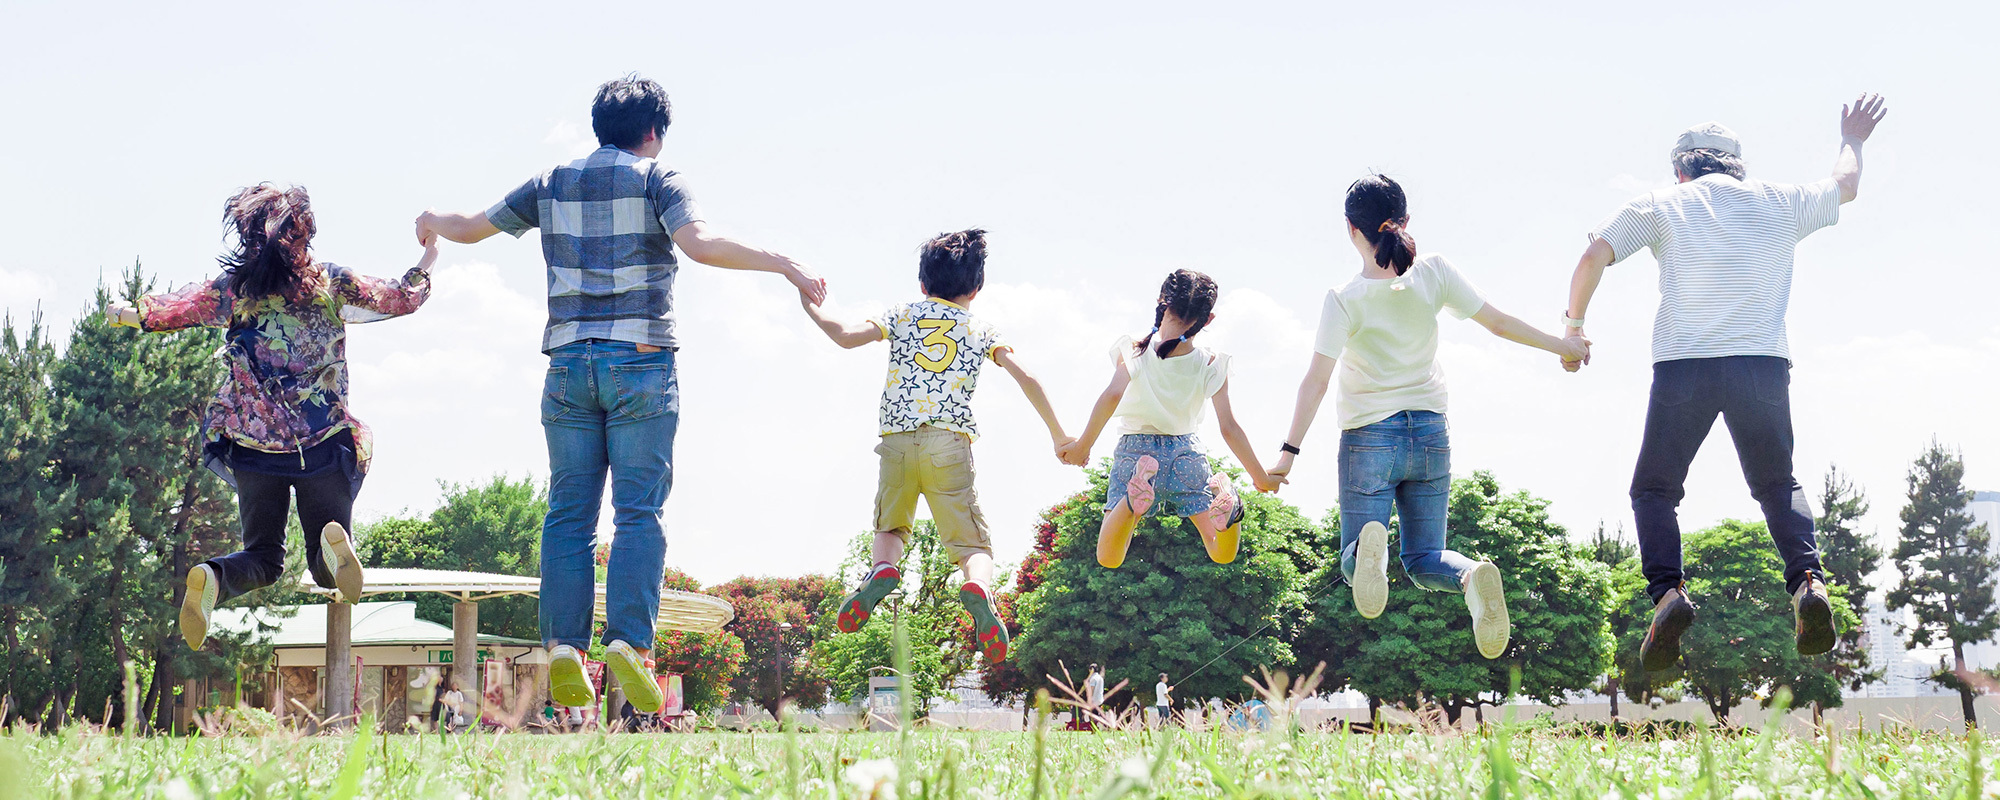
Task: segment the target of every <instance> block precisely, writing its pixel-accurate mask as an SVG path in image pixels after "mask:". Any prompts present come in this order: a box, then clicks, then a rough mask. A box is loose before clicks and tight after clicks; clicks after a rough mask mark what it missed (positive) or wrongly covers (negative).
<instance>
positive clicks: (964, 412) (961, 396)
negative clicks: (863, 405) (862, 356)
mask: <svg viewBox="0 0 2000 800" xmlns="http://www.w3.org/2000/svg"><path fill="white" fill-rule="evenodd" d="M875 327H878V328H881V329H882V338H884V339H887V340H888V341H889V377H888V380H887V381H885V382H884V383H883V386H882V434H883V435H884V436H886V435H888V434H891V433H901V432H903V431H913V430H916V429H918V428H921V427H923V426H925V425H930V426H933V427H938V428H945V429H948V430H954V431H958V432H960V433H963V434H965V435H967V436H974V437H976V436H978V435H979V429H978V428H977V427H975V426H974V425H973V423H972V391H973V389H974V388H976V387H977V386H978V385H979V367H980V364H981V362H982V361H983V360H985V359H988V358H992V357H993V355H994V354H995V353H998V352H999V351H1000V350H1001V348H1004V347H1006V346H1007V345H1005V344H1002V343H1001V342H1000V334H999V333H998V332H996V331H994V330H993V328H992V327H991V326H989V325H987V324H986V323H984V322H980V321H979V320H977V319H974V318H973V316H972V312H970V311H966V310H965V309H964V308H961V307H959V306H956V305H953V304H952V303H951V302H950V301H947V300H940V299H938V298H935V297H933V298H930V299H928V300H924V301H923V302H919V303H909V304H906V305H900V306H897V307H895V308H891V309H889V311H888V312H887V313H885V314H883V315H882V317H881V318H880V319H877V320H875Z"/></svg>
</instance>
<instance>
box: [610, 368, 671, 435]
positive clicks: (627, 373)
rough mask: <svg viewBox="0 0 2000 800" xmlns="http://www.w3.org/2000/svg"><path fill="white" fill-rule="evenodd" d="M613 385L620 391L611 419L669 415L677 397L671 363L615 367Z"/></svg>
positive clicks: (612, 409) (612, 374) (612, 377)
mask: <svg viewBox="0 0 2000 800" xmlns="http://www.w3.org/2000/svg"><path fill="white" fill-rule="evenodd" d="M611 385H612V388H613V389H614V390H616V391H617V392H618V397H617V398H616V399H615V400H613V404H612V407H611V414H610V416H611V418H612V419H616V420H625V421H629V420H641V419H651V418H653V417H657V416H659V415H661V414H665V413H667V403H668V401H669V400H670V399H671V397H672V395H673V385H674V368H673V366H672V365H669V364H635V365H632V366H623V367H612V368H611Z"/></svg>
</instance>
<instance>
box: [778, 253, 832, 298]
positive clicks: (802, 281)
mask: <svg viewBox="0 0 2000 800" xmlns="http://www.w3.org/2000/svg"><path fill="white" fill-rule="evenodd" d="M785 262H786V266H787V267H789V269H787V270H786V271H785V279H786V280H789V281H791V282H792V286H794V287H796V288H797V289H798V290H799V299H800V300H803V301H805V303H806V305H809V306H816V305H819V304H821V303H824V302H826V279H825V278H822V277H820V276H819V273H817V272H813V271H812V268H811V267H808V266H806V265H804V264H801V263H799V262H797V261H793V260H791V259H785Z"/></svg>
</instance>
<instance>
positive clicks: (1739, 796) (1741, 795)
mask: <svg viewBox="0 0 2000 800" xmlns="http://www.w3.org/2000/svg"><path fill="white" fill-rule="evenodd" d="M1729 800H1764V790H1763V789H1759V788H1757V787H1755V786H1751V785H1750V784H1747V783H1746V784H1743V785H1741V786H1738V787H1736V791H1733V792H1730V793H1729Z"/></svg>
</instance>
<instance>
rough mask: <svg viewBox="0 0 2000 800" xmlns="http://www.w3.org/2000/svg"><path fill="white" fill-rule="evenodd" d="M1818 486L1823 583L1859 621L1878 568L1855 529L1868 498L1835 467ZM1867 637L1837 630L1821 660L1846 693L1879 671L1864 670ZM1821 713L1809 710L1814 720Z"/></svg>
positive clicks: (1856, 629) (1862, 628)
mask: <svg viewBox="0 0 2000 800" xmlns="http://www.w3.org/2000/svg"><path fill="white" fill-rule="evenodd" d="M1824 487H1825V488H1824V489H1823V490H1822V491H1821V492H1820V502H1819V507H1820V509H1821V514H1820V517H1819V519H1817V520H1815V521H1814V522H1813V532H1814V534H1815V535H1816V537H1817V538H1818V539H1819V548H1820V559H1821V561H1822V563H1823V565H1824V566H1825V568H1826V583H1827V585H1828V586H1840V587H1844V588H1845V589H1846V590H1847V603H1848V605H1850V606H1852V607H1853V608H1854V612H1855V615H1856V616H1862V615H1864V614H1866V613H1867V610H1868V594H1869V592H1871V591H1873V587H1871V586H1869V585H1868V576H1869V575H1872V574H1874V572H1875V571H1876V570H1878V569H1881V568H1882V548H1881V547H1879V546H1877V545H1876V544H1875V541H1874V538H1875V537H1873V536H1871V535H1868V534H1864V533H1862V532H1861V531H1860V530H1859V529H1858V525H1857V523H1858V522H1859V521H1860V519H1861V518H1862V517H1864V516H1867V515H1868V494H1867V493H1866V492H1863V491H1862V490H1861V488H1860V487H1857V486H1855V485H1854V482H1853V481H1852V480H1849V479H1848V477H1847V476H1846V475H1844V474H1842V473H1841V471H1840V468H1839V467H1833V466H1829V467H1827V469H1826V482H1825V484H1824ZM1867 632H1868V627H1867V626H1866V625H1855V626H1853V627H1850V628H1848V629H1847V630H1844V631H1842V632H1841V634H1840V639H1839V641H1838V642H1836V643H1835V645H1834V649H1833V652H1832V653H1831V654H1829V655H1830V657H1829V658H1827V659H1825V661H1824V663H1825V665H1826V667H1827V671H1828V673H1829V674H1831V675H1832V676H1833V679H1834V680H1835V681H1838V682H1839V683H1840V684H1841V685H1843V686H1846V687H1847V688H1848V689H1852V690H1859V689H1860V688H1861V687H1862V686H1864V685H1867V684H1869V683H1873V682H1874V681H1877V680H1880V679H1881V677H1882V671H1881V670H1872V671H1871V670H1870V669H1869V668H1868V648H1867V647H1866V646H1865V644H1864V643H1863V641H1862V637H1863V636H1864V635H1865V634H1866V633H1867ZM1821 710H1822V709H1821V708H1820V707H1819V706H1814V707H1813V713H1814V715H1815V716H1817V715H1818V714H1819V713H1820V712H1821Z"/></svg>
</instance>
